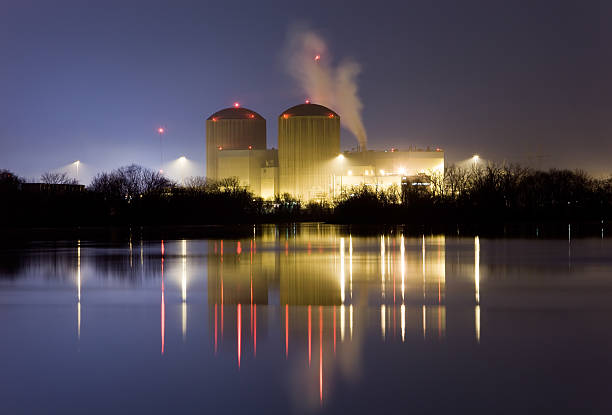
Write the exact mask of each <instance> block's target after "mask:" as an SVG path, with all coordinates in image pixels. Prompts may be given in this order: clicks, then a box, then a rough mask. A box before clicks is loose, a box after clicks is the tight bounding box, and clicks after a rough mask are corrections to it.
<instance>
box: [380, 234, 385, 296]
mask: <svg viewBox="0 0 612 415" xmlns="http://www.w3.org/2000/svg"><path fill="white" fill-rule="evenodd" d="M380 277H381V287H380V291H381V294H380V295H381V296H382V298H385V237H384V235H383V236H381V237H380Z"/></svg>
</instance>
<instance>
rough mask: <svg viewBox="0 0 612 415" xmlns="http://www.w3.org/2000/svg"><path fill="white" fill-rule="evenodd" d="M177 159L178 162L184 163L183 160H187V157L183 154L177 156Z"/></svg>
mask: <svg viewBox="0 0 612 415" xmlns="http://www.w3.org/2000/svg"><path fill="white" fill-rule="evenodd" d="M179 161H180V162H182V163H184V162H186V161H187V157H185V156H180V157H179Z"/></svg>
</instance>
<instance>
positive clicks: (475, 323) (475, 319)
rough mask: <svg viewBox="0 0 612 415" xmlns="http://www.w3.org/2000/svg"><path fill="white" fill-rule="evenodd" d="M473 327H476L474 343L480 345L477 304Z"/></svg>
mask: <svg viewBox="0 0 612 415" xmlns="http://www.w3.org/2000/svg"><path fill="white" fill-rule="evenodd" d="M474 326H475V327H476V342H477V343H478V344H480V306H479V305H478V304H476V307H475V309H474Z"/></svg>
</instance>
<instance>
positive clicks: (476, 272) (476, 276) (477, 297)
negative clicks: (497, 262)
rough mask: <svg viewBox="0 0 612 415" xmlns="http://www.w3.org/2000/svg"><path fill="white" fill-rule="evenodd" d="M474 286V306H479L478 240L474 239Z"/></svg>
mask: <svg viewBox="0 0 612 415" xmlns="http://www.w3.org/2000/svg"><path fill="white" fill-rule="evenodd" d="M474 284H475V287H474V289H475V296H476V304H480V238H478V236H476V237H475V238H474Z"/></svg>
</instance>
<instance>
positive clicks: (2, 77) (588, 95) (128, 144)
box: [0, 0, 612, 181]
mask: <svg viewBox="0 0 612 415" xmlns="http://www.w3.org/2000/svg"><path fill="white" fill-rule="evenodd" d="M610 4H612V3H611V2H605V1H602V2H597V1H562V0H557V1H552V0H551V1H504V2H502V1H492V0H483V1H464V0H462V1H456V0H450V1H418V2H412V1H396V2H390V1H389V2H384V1H382V2H381V1H378V2H374V1H371V2H365V1H361V2H357V1H346V2H340V1H325V2H318V1H312V0H311V1H300V2H293V1H283V2H271V1H270V2H268V1H265V2H261V1H248V2H242V1H232V2H229V1H214V2H206V1H193V2H188V1H176V2H170V1H167V2H156V1H151V0H147V1H118V2H114V1H98V2H87V1H82V0H79V1H30V0H0V121H1V122H0V168H8V169H10V170H13V171H14V172H16V173H18V174H20V175H21V176H25V177H26V178H36V177H37V176H39V175H40V174H41V173H43V172H45V171H48V170H52V169H58V168H61V167H62V166H66V165H69V164H70V163H71V162H73V161H74V160H77V159H79V160H81V161H82V162H83V163H84V164H83V166H84V167H83V169H84V172H83V173H82V174H81V179H82V180H83V181H88V179H87V177H88V176H89V175H91V174H93V173H95V172H97V171H100V170H109V169H112V168H116V167H119V166H121V165H125V164H130V163H133V162H134V163H138V164H142V165H145V166H147V167H151V168H158V167H159V164H160V148H159V139H158V137H157V135H156V128H157V127H158V126H159V125H165V126H166V127H167V135H166V137H165V139H164V140H165V143H164V159H165V160H166V161H169V160H172V159H176V158H177V157H179V156H181V155H186V156H187V157H188V158H189V159H191V160H193V161H194V165H196V164H195V163H198V164H197V165H198V166H199V168H200V169H201V170H200V171H199V174H204V171H205V170H204V160H205V152H204V149H205V142H204V131H205V127H204V126H205V119H206V117H208V116H209V115H210V114H211V113H213V112H215V111H217V110H219V109H221V108H223V107H227V106H231V105H232V103H233V102H235V101H239V102H240V103H241V104H242V105H243V106H245V107H247V108H250V109H253V110H255V111H257V112H259V113H260V114H261V115H262V116H264V117H265V118H266V119H267V120H268V146H269V147H271V146H276V143H277V137H276V134H277V131H276V130H277V129H276V124H277V117H278V115H279V114H280V113H281V112H282V111H283V110H284V109H285V108H287V107H289V106H292V105H295V104H298V103H301V102H303V100H304V98H305V97H304V96H303V95H304V94H303V93H302V92H301V91H300V89H299V88H298V85H297V84H296V82H295V81H294V80H293V79H292V78H291V76H289V75H288V74H287V71H286V69H285V64H284V63H283V59H282V50H283V47H284V45H285V43H286V39H287V34H288V31H289V29H290V27H292V26H293V25H296V24H306V25H308V26H309V27H310V28H311V29H313V30H314V31H316V32H318V33H319V34H320V35H321V36H322V37H323V38H324V39H325V40H326V41H327V43H328V46H329V48H330V52H331V55H332V56H326V57H325V58H326V59H330V60H333V61H336V62H338V61H341V60H342V59H343V58H351V59H353V60H355V61H357V62H359V63H360V64H361V67H362V71H361V75H360V76H359V78H358V80H359V94H360V96H361V99H362V101H363V103H364V110H363V119H364V123H365V127H366V129H367V132H368V145H369V148H372V149H383V148H389V147H391V146H395V147H399V148H406V147H408V146H410V145H416V146H418V147H426V146H432V147H442V148H444V149H445V150H446V155H447V161H449V162H454V161H460V160H463V159H467V158H468V157H469V156H471V155H472V154H474V153H478V154H480V155H481V157H483V158H484V159H488V160H494V161H499V162H501V161H504V160H505V161H516V162H521V163H525V164H531V165H532V166H536V167H537V166H539V167H546V168H547V167H551V166H555V167H568V168H582V169H584V170H587V171H589V172H592V173H595V174H604V173H605V174H610V173H612V121H611V120H612V29H611V27H612V10H611V7H610ZM340 116H342V114H340ZM355 146H356V141H355V138H354V137H353V136H352V135H351V134H350V133H349V132H348V131H346V130H343V131H342V148H343V149H350V148H352V147H355ZM194 173H195V172H194Z"/></svg>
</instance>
